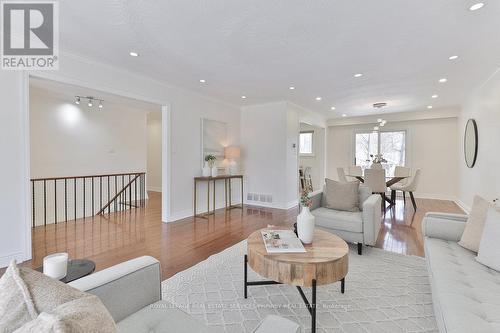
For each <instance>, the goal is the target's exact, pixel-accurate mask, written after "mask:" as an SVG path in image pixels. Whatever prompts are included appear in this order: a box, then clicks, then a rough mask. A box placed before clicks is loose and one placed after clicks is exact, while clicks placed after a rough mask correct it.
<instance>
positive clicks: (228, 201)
mask: <svg viewBox="0 0 500 333" xmlns="http://www.w3.org/2000/svg"><path fill="white" fill-rule="evenodd" d="M233 179H239V180H240V181H241V204H236V205H233V203H232V198H231V197H232V196H231V194H232V190H231V180H233ZM222 180H223V181H224V199H225V208H226V209H234V208H241V209H243V175H221V176H217V177H194V214H193V215H194V217H201V218H208V216H209V215H213V214H215V194H216V193H215V183H216V182H217V181H222ZM200 182H206V183H207V212H206V213H204V214H197V213H196V212H197V204H198V203H197V191H198V183H200ZM210 183H212V184H213V195H212V201H213V205H212V207H213V210H212V212H210ZM228 197H229V198H228Z"/></svg>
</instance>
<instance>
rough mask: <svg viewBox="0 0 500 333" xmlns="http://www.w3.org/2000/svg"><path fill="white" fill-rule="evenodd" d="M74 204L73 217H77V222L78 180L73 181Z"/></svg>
mask: <svg viewBox="0 0 500 333" xmlns="http://www.w3.org/2000/svg"><path fill="white" fill-rule="evenodd" d="M73 203H74V205H73V206H74V209H75V211H74V212H73V215H74V216H75V220H76V178H75V179H74V181H73Z"/></svg>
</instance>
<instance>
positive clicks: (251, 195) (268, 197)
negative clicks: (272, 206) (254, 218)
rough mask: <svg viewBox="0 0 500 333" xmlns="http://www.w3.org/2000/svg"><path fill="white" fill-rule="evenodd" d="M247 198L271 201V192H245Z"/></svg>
mask: <svg viewBox="0 0 500 333" xmlns="http://www.w3.org/2000/svg"><path fill="white" fill-rule="evenodd" d="M247 200H248V201H258V202H267V203H272V202H273V196H272V194H259V193H247Z"/></svg>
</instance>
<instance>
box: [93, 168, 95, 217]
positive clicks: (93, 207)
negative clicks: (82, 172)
mask: <svg viewBox="0 0 500 333" xmlns="http://www.w3.org/2000/svg"><path fill="white" fill-rule="evenodd" d="M94 212H95V210H94V176H92V217H93V216H94V214H95V213H94Z"/></svg>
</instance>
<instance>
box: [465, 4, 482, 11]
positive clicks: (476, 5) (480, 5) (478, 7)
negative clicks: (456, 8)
mask: <svg viewBox="0 0 500 333" xmlns="http://www.w3.org/2000/svg"><path fill="white" fill-rule="evenodd" d="M483 7H484V3H483V2H478V3H476V4H473V5H472V6H470V7H469V10H470V11H475V10H478V9H481V8H483Z"/></svg>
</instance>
